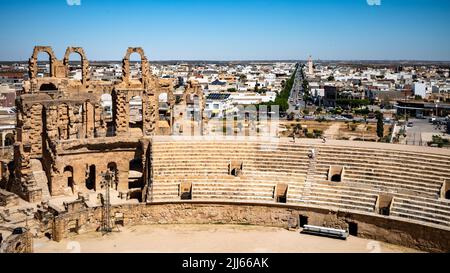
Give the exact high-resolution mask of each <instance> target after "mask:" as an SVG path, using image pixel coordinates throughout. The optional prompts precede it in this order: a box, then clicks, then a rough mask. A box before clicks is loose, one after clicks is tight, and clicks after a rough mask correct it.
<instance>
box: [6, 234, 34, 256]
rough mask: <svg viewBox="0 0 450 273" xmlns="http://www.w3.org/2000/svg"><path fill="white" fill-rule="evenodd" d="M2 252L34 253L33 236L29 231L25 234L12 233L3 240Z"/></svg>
mask: <svg viewBox="0 0 450 273" xmlns="http://www.w3.org/2000/svg"><path fill="white" fill-rule="evenodd" d="M0 253H33V236H32V234H31V233H30V232H29V231H27V232H25V233H23V234H17V235H10V236H9V237H8V238H6V240H4V241H3V243H2V244H1V247H0Z"/></svg>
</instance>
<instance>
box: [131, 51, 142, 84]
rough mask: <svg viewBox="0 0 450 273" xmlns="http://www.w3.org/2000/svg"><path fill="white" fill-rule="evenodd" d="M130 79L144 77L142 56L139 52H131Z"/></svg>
mask: <svg viewBox="0 0 450 273" xmlns="http://www.w3.org/2000/svg"><path fill="white" fill-rule="evenodd" d="M129 60H130V79H132V80H140V79H141V78H142V57H141V55H140V54H139V53H137V52H133V53H131V54H130V57H129Z"/></svg>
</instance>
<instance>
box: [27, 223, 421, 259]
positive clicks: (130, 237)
mask: <svg viewBox="0 0 450 273" xmlns="http://www.w3.org/2000/svg"><path fill="white" fill-rule="evenodd" d="M34 251H35V252H36V253H80V252H81V253H105V252H106V253H110V252H114V253H115V252H119V253H130V252H131V253H173V252H175V253H203V252H206V253H311V252H313V253H317V252H318V253H405V252H407V253H411V252H418V251H417V250H414V249H409V248H404V247H399V246H395V245H390V244H386V243H381V242H376V241H371V240H366V239H361V238H357V237H349V238H348V239H347V240H346V241H343V240H336V239H330V238H324V237H317V236H311V235H304V234H300V233H299V232H294V231H288V230H286V229H280V228H270V227H259V226H241V225H239V226H237V225H147V226H135V227H130V228H121V230H120V232H118V231H117V230H116V231H115V232H113V233H111V234H108V235H105V236H102V234H101V233H98V232H91V233H86V234H82V235H79V236H76V237H74V238H72V239H69V240H63V241H61V242H59V243H57V242H53V241H50V240H48V239H38V240H35V241H34Z"/></svg>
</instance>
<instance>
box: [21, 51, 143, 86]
mask: <svg viewBox="0 0 450 273" xmlns="http://www.w3.org/2000/svg"><path fill="white" fill-rule="evenodd" d="M73 56H75V58H73ZM131 64H132V65H133V66H134V69H133V70H132V69H131V68H130V65H131ZM80 69H81V73H78V72H79V70H80ZM91 76H92V75H91V67H90V66H89V61H88V59H87V57H86V54H85V52H84V50H83V48H81V47H68V48H67V49H66V52H65V54H64V58H63V60H62V62H61V61H59V60H58V59H57V58H56V56H55V54H54V52H53V49H52V48H51V47H48V46H36V47H35V48H34V50H33V54H32V56H31V58H30V60H29V77H30V79H36V78H38V77H39V78H52V77H56V78H69V79H71V80H77V81H80V82H81V83H83V84H86V83H87V82H88V81H89V80H90V78H91ZM147 76H148V60H147V58H146V56H145V53H144V50H143V49H142V48H140V47H130V48H128V49H127V52H126V54H125V57H124V59H123V62H122V81H130V80H140V81H141V82H143V79H144V78H146V77H147ZM50 87H52V86H50V85H47V86H44V87H41V88H40V91H46V90H49V89H50ZM53 88H56V87H55V86H53Z"/></svg>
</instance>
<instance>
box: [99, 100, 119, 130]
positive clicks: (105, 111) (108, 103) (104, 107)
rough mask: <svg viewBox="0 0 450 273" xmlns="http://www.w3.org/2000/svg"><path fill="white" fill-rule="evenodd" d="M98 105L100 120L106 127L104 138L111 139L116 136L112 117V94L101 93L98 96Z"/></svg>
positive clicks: (113, 104)
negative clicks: (99, 106) (100, 112)
mask: <svg viewBox="0 0 450 273" xmlns="http://www.w3.org/2000/svg"><path fill="white" fill-rule="evenodd" d="M100 105H101V111H102V114H101V116H102V117H101V119H102V121H103V122H104V123H105V127H106V136H107V137H112V136H115V134H116V128H115V122H114V119H113V116H114V107H116V106H115V103H114V101H113V97H112V94H110V93H103V94H102V95H101V96H100Z"/></svg>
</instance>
